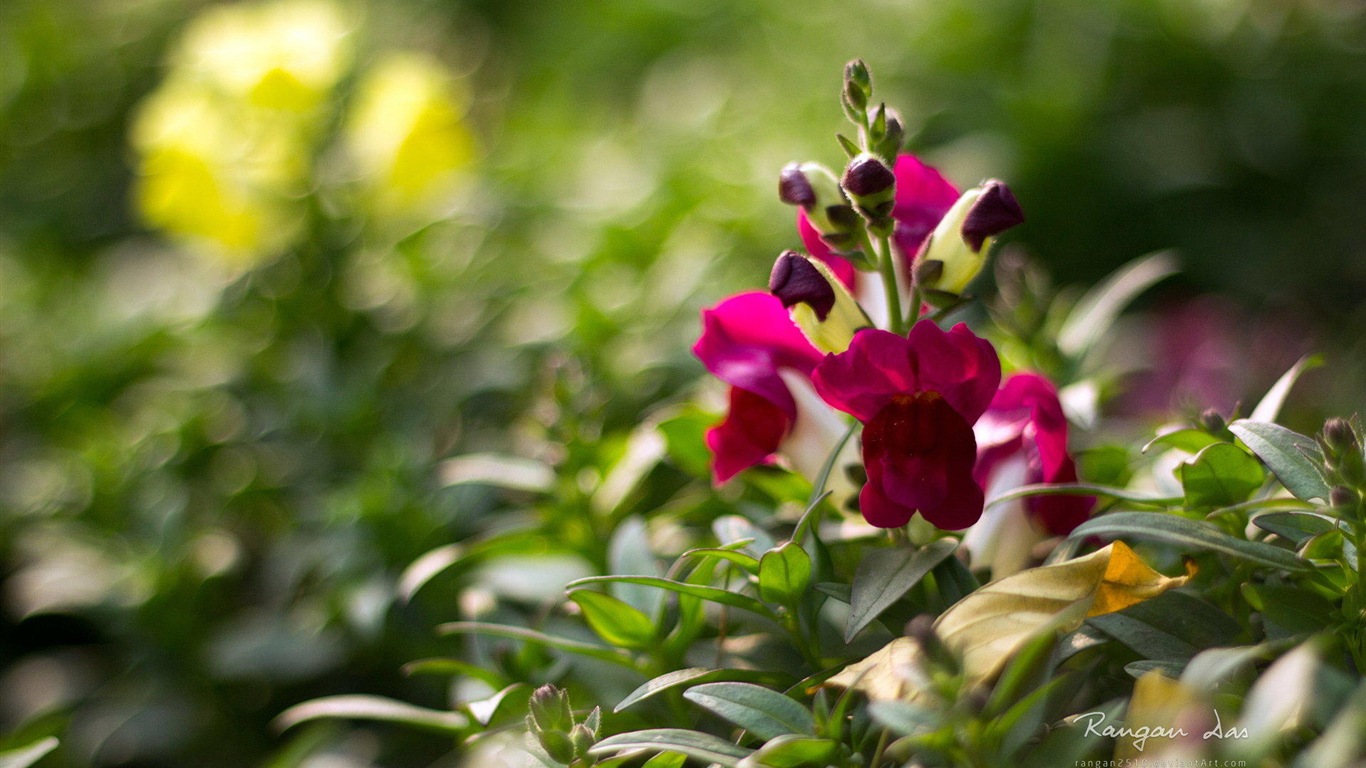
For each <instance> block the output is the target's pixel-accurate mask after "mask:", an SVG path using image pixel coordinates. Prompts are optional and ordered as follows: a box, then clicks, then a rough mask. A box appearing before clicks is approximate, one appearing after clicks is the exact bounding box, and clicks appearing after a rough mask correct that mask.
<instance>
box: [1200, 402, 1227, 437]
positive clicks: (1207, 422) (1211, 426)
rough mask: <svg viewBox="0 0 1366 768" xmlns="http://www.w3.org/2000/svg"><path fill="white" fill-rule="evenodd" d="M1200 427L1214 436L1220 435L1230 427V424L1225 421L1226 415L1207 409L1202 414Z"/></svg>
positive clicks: (1216, 410)
mask: <svg viewBox="0 0 1366 768" xmlns="http://www.w3.org/2000/svg"><path fill="white" fill-rule="evenodd" d="M1200 426H1202V427H1204V429H1205V431H1206V432H1209V433H1210V434H1212V435H1219V434H1223V432H1224V430H1225V429H1226V428H1227V427H1228V422H1226V421H1224V415H1223V414H1222V413H1219V411H1218V409H1215V408H1206V409H1205V410H1204V412H1202V413H1201V414H1200Z"/></svg>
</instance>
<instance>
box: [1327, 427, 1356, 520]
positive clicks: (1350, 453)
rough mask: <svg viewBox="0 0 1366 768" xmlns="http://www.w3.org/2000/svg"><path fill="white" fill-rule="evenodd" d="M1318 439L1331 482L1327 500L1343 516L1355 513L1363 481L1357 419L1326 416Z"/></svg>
mask: <svg viewBox="0 0 1366 768" xmlns="http://www.w3.org/2000/svg"><path fill="white" fill-rule="evenodd" d="M1318 441H1319V447H1320V448H1321V449H1322V450H1323V468H1324V470H1325V474H1326V475H1327V479H1328V482H1329V483H1330V484H1331V485H1332V489H1331V490H1330V491H1329V499H1328V503H1329V504H1331V505H1332V507H1333V509H1334V510H1336V511H1337V512H1338V513H1339V514H1341V515H1343V516H1344V517H1348V518H1352V517H1355V516H1356V513H1357V512H1358V511H1359V510H1360V508H1361V488H1362V487H1363V485H1366V461H1363V457H1362V449H1361V444H1362V440H1361V425H1360V422H1359V421H1358V420H1357V419H1356V418H1355V417H1353V419H1352V420H1351V421H1348V420H1347V419H1338V418H1334V419H1329V420H1328V421H1327V422H1325V423H1324V425H1323V432H1322V433H1321V434H1320V435H1319V438H1318Z"/></svg>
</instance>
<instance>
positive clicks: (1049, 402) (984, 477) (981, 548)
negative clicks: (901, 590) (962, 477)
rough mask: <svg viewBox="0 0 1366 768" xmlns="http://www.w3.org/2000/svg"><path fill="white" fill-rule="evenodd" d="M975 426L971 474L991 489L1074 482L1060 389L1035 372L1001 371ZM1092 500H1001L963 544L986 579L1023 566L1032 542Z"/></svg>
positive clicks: (1078, 516)
mask: <svg viewBox="0 0 1366 768" xmlns="http://www.w3.org/2000/svg"><path fill="white" fill-rule="evenodd" d="M973 432H974V433H975V435H976V439H977V466H976V468H975V469H974V470H973V477H974V479H976V481H977V482H978V484H980V485H981V486H982V487H983V488H986V489H987V490H988V491H989V492H990V493H991V495H993V496H995V495H998V494H1001V493H1004V492H1006V491H1009V490H1011V489H1013V488H1017V487H1019V486H1022V485H1031V484H1035V483H1075V482H1076V481H1077V468H1076V464H1075V462H1073V460H1072V456H1071V455H1070V454H1069V453H1068V452H1067V432H1068V427H1067V418H1066V416H1064V414H1063V410H1062V404H1061V403H1060V402H1059V400H1058V390H1057V388H1056V387H1054V386H1053V383H1052V382H1050V381H1049V380H1048V379H1046V378H1044V377H1043V376H1040V375H1039V374H1036V373H1016V374H1013V375H1011V376H1010V377H1009V378H1007V379H1006V381H1005V384H1004V385H1003V386H1002V387H1001V389H1000V391H998V392H997V393H996V395H995V396H994V397H993V398H992V401H991V407H990V408H988V409H987V411H986V413H985V414H983V415H982V418H981V419H979V420H978V421H977V424H976V426H975V427H973ZM1094 505H1095V499H1094V498H1092V497H1090V496H1031V497H1028V498H1024V499H1016V500H1014V501H1010V502H1005V503H1002V504H999V505H996V506H994V507H993V508H992V509H990V510H988V511H987V513H986V514H985V515H984V516H983V518H982V520H981V521H980V522H978V523H977V525H975V526H973V528H972V529H971V530H970V531H968V533H967V535H966V536H964V538H963V545H964V547H966V548H967V549H968V550H969V551H970V552H972V553H973V559H974V563H975V564H982V565H987V566H989V567H990V568H991V571H992V578H1000V577H1002V576H1006V575H1009V574H1011V573H1014V572H1015V571H1018V570H1020V569H1021V568H1023V567H1024V566H1025V565H1026V564H1027V563H1028V560H1029V554H1030V550H1031V549H1032V548H1033V546H1034V545H1035V544H1037V543H1038V542H1040V541H1042V540H1043V539H1045V538H1047V537H1048V536H1064V535H1066V534H1068V533H1071V532H1072V529H1074V528H1076V527H1077V526H1078V525H1081V524H1082V523H1083V522H1085V520H1086V518H1087V517H1088V516H1089V515H1090V512H1091V508H1092V507H1093V506H1094Z"/></svg>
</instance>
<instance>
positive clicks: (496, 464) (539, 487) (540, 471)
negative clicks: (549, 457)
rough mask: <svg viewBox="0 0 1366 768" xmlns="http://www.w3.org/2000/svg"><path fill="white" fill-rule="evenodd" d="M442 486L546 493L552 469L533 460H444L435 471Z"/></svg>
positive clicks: (484, 457) (489, 456) (473, 456)
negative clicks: (481, 487)
mask: <svg viewBox="0 0 1366 768" xmlns="http://www.w3.org/2000/svg"><path fill="white" fill-rule="evenodd" d="M437 476H438V477H439V478H440V481H441V483H442V484H444V485H465V484H477V485H492V486H496V487H499V488H507V489H509V490H515V491H527V492H530V493H549V492H550V491H551V490H553V489H554V487H555V469H554V468H553V467H551V466H550V465H548V464H545V463H543V462H540V461H536V460H534V459H524V458H521V457H520V456H502V455H499V454H493V453H475V454H469V455H467V456H460V457H457V458H454V459H447V460H446V461H443V462H441V464H440V465H439V466H438V467H437Z"/></svg>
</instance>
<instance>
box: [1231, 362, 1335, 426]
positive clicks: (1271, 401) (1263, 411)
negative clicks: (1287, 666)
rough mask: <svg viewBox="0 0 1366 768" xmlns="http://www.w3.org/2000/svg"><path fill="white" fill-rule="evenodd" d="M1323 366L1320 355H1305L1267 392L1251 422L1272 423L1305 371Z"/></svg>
mask: <svg viewBox="0 0 1366 768" xmlns="http://www.w3.org/2000/svg"><path fill="white" fill-rule="evenodd" d="M1320 365H1323V358H1322V357H1320V356H1319V355H1305V356H1304V357H1302V358H1300V359H1299V361H1298V362H1296V363H1295V364H1294V365H1292V366H1290V370H1288V371H1286V372H1285V373H1283V374H1281V377H1280V378H1279V379H1277V380H1276V383H1275V384H1273V385H1272V386H1271V389H1269V390H1267V393H1266V395H1264V396H1263V397H1262V400H1261V402H1259V403H1257V407H1256V408H1253V409H1252V414H1251V415H1249V416H1248V419H1249V420H1251V421H1265V422H1272V421H1275V420H1276V417H1277V416H1279V415H1280V413H1281V406H1283V405H1285V399H1286V398H1287V397H1289V396H1290V390H1291V388H1293V387H1294V386H1295V382H1296V381H1299V378H1300V375H1301V374H1303V373H1304V372H1305V371H1309V370H1313V369H1314V368H1317V367H1319V366H1320Z"/></svg>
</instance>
